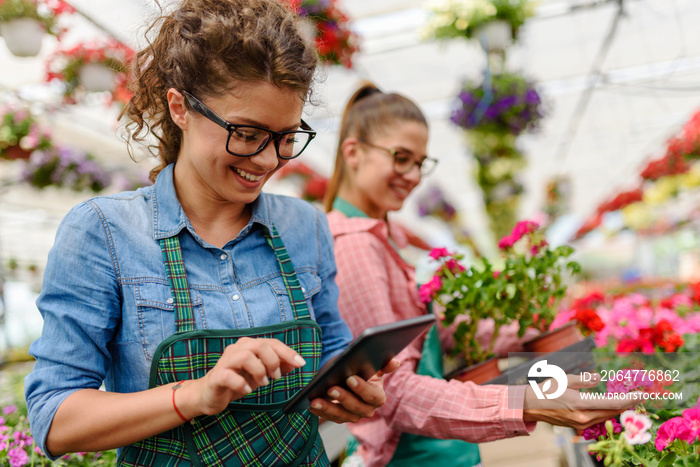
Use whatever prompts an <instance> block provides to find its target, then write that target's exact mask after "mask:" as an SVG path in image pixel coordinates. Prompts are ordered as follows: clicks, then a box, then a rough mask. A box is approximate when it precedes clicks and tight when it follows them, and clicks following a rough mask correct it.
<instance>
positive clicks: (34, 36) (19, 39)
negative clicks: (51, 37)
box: [0, 18, 46, 57]
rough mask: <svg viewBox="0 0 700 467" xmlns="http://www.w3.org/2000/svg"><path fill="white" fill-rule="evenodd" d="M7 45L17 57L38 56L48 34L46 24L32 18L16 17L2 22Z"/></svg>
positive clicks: (2, 31) (0, 31) (0, 28)
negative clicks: (45, 35)
mask: <svg viewBox="0 0 700 467" xmlns="http://www.w3.org/2000/svg"><path fill="white" fill-rule="evenodd" d="M0 34H2V37H3V39H5V45H6V46H7V48H8V49H9V51H10V52H11V53H12V55H14V56H16V57H36V56H37V55H39V52H40V51H41V43H42V41H43V39H44V34H46V29H45V28H44V25H43V24H41V23H40V22H39V21H38V20H36V19H32V18H16V19H13V20H10V21H7V22H4V23H0Z"/></svg>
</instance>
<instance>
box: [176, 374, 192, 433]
mask: <svg viewBox="0 0 700 467" xmlns="http://www.w3.org/2000/svg"><path fill="white" fill-rule="evenodd" d="M180 386H182V381H180V382H179V383H177V384H176V385H175V386H173V409H175V413H176V414H177V415H178V416H179V417H180V418H181V419H182V421H183V422H185V423H187V422H189V421H190V420H188V419H186V418H185V416H184V415H182V412H180V411H179V410H178V409H177V405H175V391H176V390H178V389H179V388H180Z"/></svg>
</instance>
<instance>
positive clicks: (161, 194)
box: [153, 164, 273, 240]
mask: <svg viewBox="0 0 700 467" xmlns="http://www.w3.org/2000/svg"><path fill="white" fill-rule="evenodd" d="M174 167H175V164H170V165H168V166H167V167H165V168H164V169H163V170H162V171H161V172H160V173H159V174H158V178H156V183H155V187H154V191H153V193H154V194H153V237H154V238H155V239H156V240H159V239H161V238H167V237H172V236H175V235H177V234H178V233H180V231H181V230H182V229H184V228H186V227H189V226H191V224H190V221H189V219H187V215H186V214H185V211H184V210H183V209H182V205H181V204H180V200H178V199H177V194H176V193H175V183H174V182H173V168H174ZM268 196H269V195H267V194H265V193H260V196H258V197H257V198H256V200H255V201H253V202H252V203H251V209H252V213H251V218H250V223H249V225H250V224H253V223H256V224H260V225H263V226H265V227H266V228H267V229H268V230H269V231H272V225H273V224H272V216H271V213H270V201H269V199H268ZM246 229H247V228H246ZM246 229H244V230H246Z"/></svg>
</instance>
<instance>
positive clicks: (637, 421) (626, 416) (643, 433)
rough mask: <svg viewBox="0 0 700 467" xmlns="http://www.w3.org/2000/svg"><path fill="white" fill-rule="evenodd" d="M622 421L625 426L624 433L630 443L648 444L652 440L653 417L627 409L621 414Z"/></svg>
mask: <svg viewBox="0 0 700 467" xmlns="http://www.w3.org/2000/svg"><path fill="white" fill-rule="evenodd" d="M620 423H622V426H623V427H624V428H625V431H624V432H623V435H624V436H625V439H626V440H627V443H629V444H646V443H648V442H649V441H651V433H650V432H649V428H651V419H650V418H649V416H647V415H644V414H640V413H637V412H635V411H634V410H625V411H624V412H622V415H620Z"/></svg>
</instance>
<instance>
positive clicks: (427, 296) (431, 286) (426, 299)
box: [418, 276, 442, 303]
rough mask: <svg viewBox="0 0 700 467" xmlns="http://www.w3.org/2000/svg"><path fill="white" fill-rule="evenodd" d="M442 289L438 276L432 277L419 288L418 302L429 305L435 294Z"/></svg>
mask: <svg viewBox="0 0 700 467" xmlns="http://www.w3.org/2000/svg"><path fill="white" fill-rule="evenodd" d="M441 288H442V279H440V277H439V276H433V278H432V279H430V282H426V283H425V284H423V285H421V286H420V290H419V291H418V294H419V295H420V301H421V302H423V303H430V302H431V301H432V300H433V298H434V297H435V294H436V293H437V292H438V291H439V290H440V289H441Z"/></svg>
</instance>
